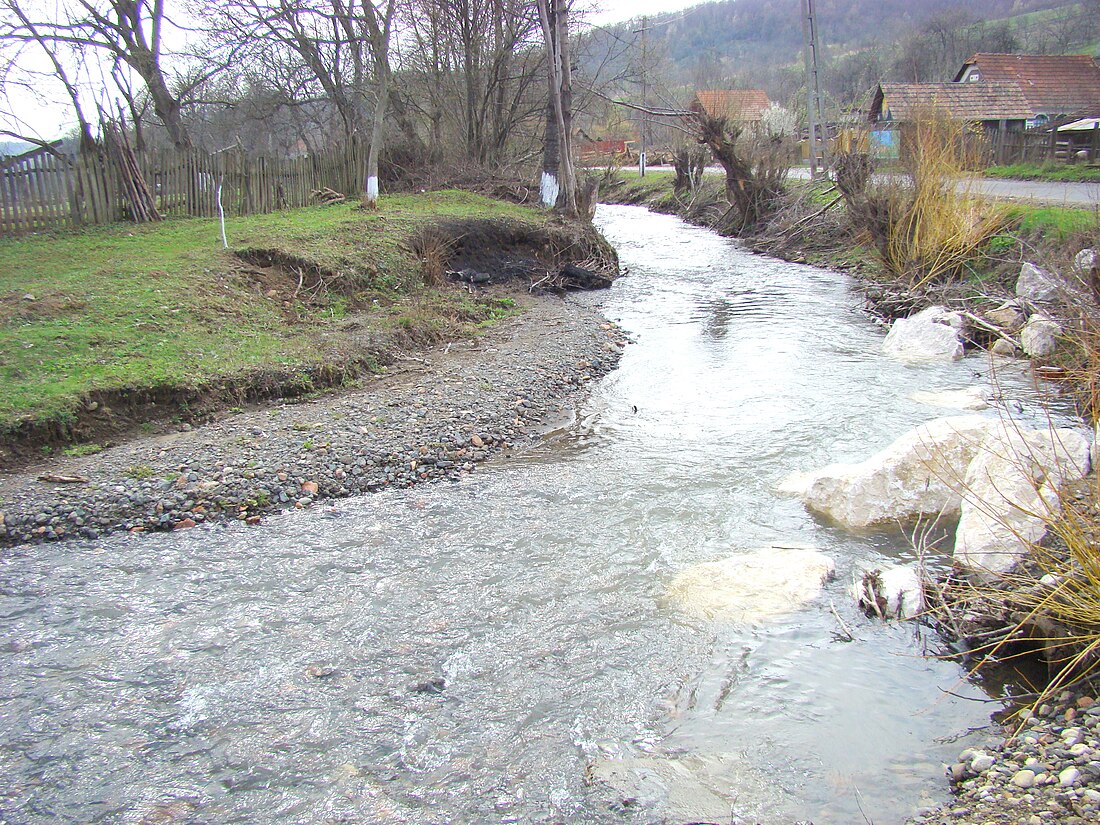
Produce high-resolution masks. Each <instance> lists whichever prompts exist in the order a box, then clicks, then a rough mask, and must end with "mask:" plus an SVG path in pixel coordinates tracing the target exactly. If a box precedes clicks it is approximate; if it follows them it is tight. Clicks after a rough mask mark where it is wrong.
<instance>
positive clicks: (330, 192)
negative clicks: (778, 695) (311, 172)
mask: <svg viewBox="0 0 1100 825" xmlns="http://www.w3.org/2000/svg"><path fill="white" fill-rule="evenodd" d="M309 197H310V199H311V200H315V201H317V202H318V203H319V204H321V206H331V205H333V204H336V203H344V202H345V201H346V200H347V199H348V198H347V195H341V194H340V193H339V192H337V191H336V190H335V189H329V188H328V187H327V186H325V187H323V188H321V189H313V190H311V191H310V193H309Z"/></svg>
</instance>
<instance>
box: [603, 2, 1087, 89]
mask: <svg viewBox="0 0 1100 825" xmlns="http://www.w3.org/2000/svg"><path fill="white" fill-rule="evenodd" d="M817 16H818V24H819V33H820V37H821V41H822V53H823V56H824V58H825V69H826V70H825V71H824V81H825V84H826V89H827V91H828V93H829V94H830V95H831V96H832V97H833V98H834V99H835V100H836V101H837V102H839V103H848V102H851V101H852V100H853V99H855V98H858V97H859V95H860V94H862V92H863V91H864V90H865V89H866V88H868V87H870V86H872V85H873V84H874V83H875V82H876V81H878V80H881V79H892V80H899V81H900V80H905V81H925V80H943V79H949V78H948V77H947V75H950V74H953V72H954V69H955V68H957V67H958V65H959V64H960V63H961V61H962V60H964V59H965V58H966V57H968V56H969V55H970V54H972V53H973V52H975V51H1008V52H1016V51H1033V52H1048V53H1059V52H1067V51H1082V50H1087V49H1089V48H1094V47H1095V41H1096V39H1097V37H1098V31H1100V30H1098V26H1100V24H1098V20H1100V2H1097V0H1085V2H1067V1H1066V0H987V2H984V3H981V4H967V5H966V6H963V5H961V4H960V3H958V2H957V0H818V3H817ZM641 22H642V21H640V20H635V21H629V22H626V23H622V24H618V25H616V26H611V27H606V28H602V29H596V30H593V31H592V32H590V33H589V34H588V35H587V36H586V38H585V42H584V50H583V53H584V54H585V55H586V56H587V59H586V64H585V67H586V69H588V70H589V71H592V72H595V71H596V69H597V67H600V74H601V76H602V77H604V78H607V77H617V78H619V85H620V87H621V88H622V89H623V91H625V92H627V93H630V92H631V91H632V90H634V89H635V88H636V87H637V86H638V85H640V84H639V78H640V74H641V72H640V67H641V57H640V55H641V39H642V35H641V34H640V33H639V30H640V29H641V28H642V25H641ZM645 28H646V35H645V36H646V39H647V42H646V44H645V51H646V55H647V57H646V64H647V75H649V76H650V80H649V83H650V86H651V87H655V92H654V94H655V96H656V97H660V96H661V95H662V93H663V94H664V95H666V96H673V97H675V96H678V90H682V89H684V88H699V87H706V86H735V85H741V86H759V87H762V88H764V89H765V90H767V91H768V93H769V95H770V96H772V97H773V98H774V99H777V100H781V101H790V100H791V98H792V97H793V96H794V95H796V93H797V91H798V89H799V87H800V86H801V82H802V77H801V75H802V70H801V60H802V51H801V50H802V25H801V13H800V0H721V2H712V3H704V4H702V5H699V6H694V7H691V8H689V9H687V10H685V11H682V12H674V13H669V14H664V15H658V16H654V17H649V18H647V19H646V21H645Z"/></svg>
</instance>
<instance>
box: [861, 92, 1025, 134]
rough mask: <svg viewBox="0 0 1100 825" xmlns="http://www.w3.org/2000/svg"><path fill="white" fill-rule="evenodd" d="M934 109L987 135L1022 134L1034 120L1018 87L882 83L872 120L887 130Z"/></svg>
mask: <svg viewBox="0 0 1100 825" xmlns="http://www.w3.org/2000/svg"><path fill="white" fill-rule="evenodd" d="M931 109H936V110H939V111H941V112H944V113H946V114H947V116H948V117H950V118H951V119H952V120H959V121H963V122H965V123H969V124H972V125H975V126H980V127H982V129H984V130H985V131H987V132H996V131H1019V130H1022V129H1024V127H1025V125H1026V123H1027V121H1028V119H1029V118H1031V117H1032V109H1031V107H1030V106H1029V105H1028V102H1027V99H1026V98H1025V97H1024V95H1023V93H1022V92H1021V91H1020V87H1019V85H1018V84H1016V83H880V84H879V86H878V88H877V89H876V90H875V96H874V98H873V99H872V101H871V109H870V112H869V117H870V120H871V122H872V123H875V124H878V125H880V126H881V127H883V128H888V127H890V126H893V125H896V124H900V123H905V122H907V121H911V120H913V119H914V118H916V117H917V116H919V115H920V114H921V113H922V112H927V111H929V110H931Z"/></svg>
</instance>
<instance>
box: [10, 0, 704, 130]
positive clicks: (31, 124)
mask: <svg viewBox="0 0 1100 825" xmlns="http://www.w3.org/2000/svg"><path fill="white" fill-rule="evenodd" d="M578 2H579V4H580V5H581V6H583V7H586V8H589V9H591V10H592V11H591V12H590V13H589V14H587V15H585V17H586V19H587V20H588V21H589V22H591V23H595V24H597V25H599V24H603V25H607V24H609V23H617V22H620V21H623V20H629V19H632V18H637V17H641V16H642V15H643V14H661V13H663V12H670V11H678V10H680V9H683V8H686V7H688V6H693V5H697V4H698V3H701V2H704V0H578ZM26 55H27V58H26V59H33V60H35V61H38V62H40V63H42V69H43V70H48V66H46V65H45V60H44V58H43V57H41V56H39V55H38V54H37V52H36V51H35V50H34V49H33V48H32V49H29V50H28V51H27V52H26ZM89 97H90V96H89ZM87 102H88V103H89V106H91V103H90V101H87ZM11 114H14V115H15V117H14V118H13V117H11V116H10V115H11ZM74 123H75V118H74V117H73V115H72V112H71V111H70V108H69V106H68V105H67V103H66V102H65V98H64V96H63V95H61V94H59V92H58V91H57V90H51V91H50V93H48V94H42V93H41V90H39V91H38V93H33V92H23V91H19V92H16V93H14V94H11V95H10V96H9V98H8V99H7V100H0V129H11V130H12V131H15V132H23V133H25V132H27V131H30V132H34V133H37V135H38V137H42V138H52V137H56V136H58V135H60V134H61V133H62V132H64V131H65V130H66V129H68V128H70V127H71V126H72V125H73V124H74Z"/></svg>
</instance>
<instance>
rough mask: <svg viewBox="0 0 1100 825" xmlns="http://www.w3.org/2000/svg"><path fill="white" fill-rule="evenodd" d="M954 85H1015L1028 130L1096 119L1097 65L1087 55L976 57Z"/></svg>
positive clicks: (1099, 98) (1099, 95) (1099, 99)
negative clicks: (1026, 114)
mask: <svg viewBox="0 0 1100 825" xmlns="http://www.w3.org/2000/svg"><path fill="white" fill-rule="evenodd" d="M955 82H956V83H960V84H966V85H986V84H989V83H1015V84H1016V85H1017V86H1018V87H1019V89H1020V93H1021V94H1022V95H1023V97H1024V100H1026V101H1027V105H1028V108H1029V110H1030V117H1029V120H1028V126H1045V125H1047V124H1049V123H1051V122H1056V121H1062V122H1066V121H1069V120H1078V119H1080V118H1085V117H1096V116H1098V115H1100V61H1098V60H1097V59H1096V58H1095V57H1092V56H1091V55H1087V54H985V53H979V54H976V55H974V56H973V57H971V58H970V59H969V60H967V61H966V62H965V63H963V65H962V68H961V69H959V71H958V73H957V74H956V75H955Z"/></svg>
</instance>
